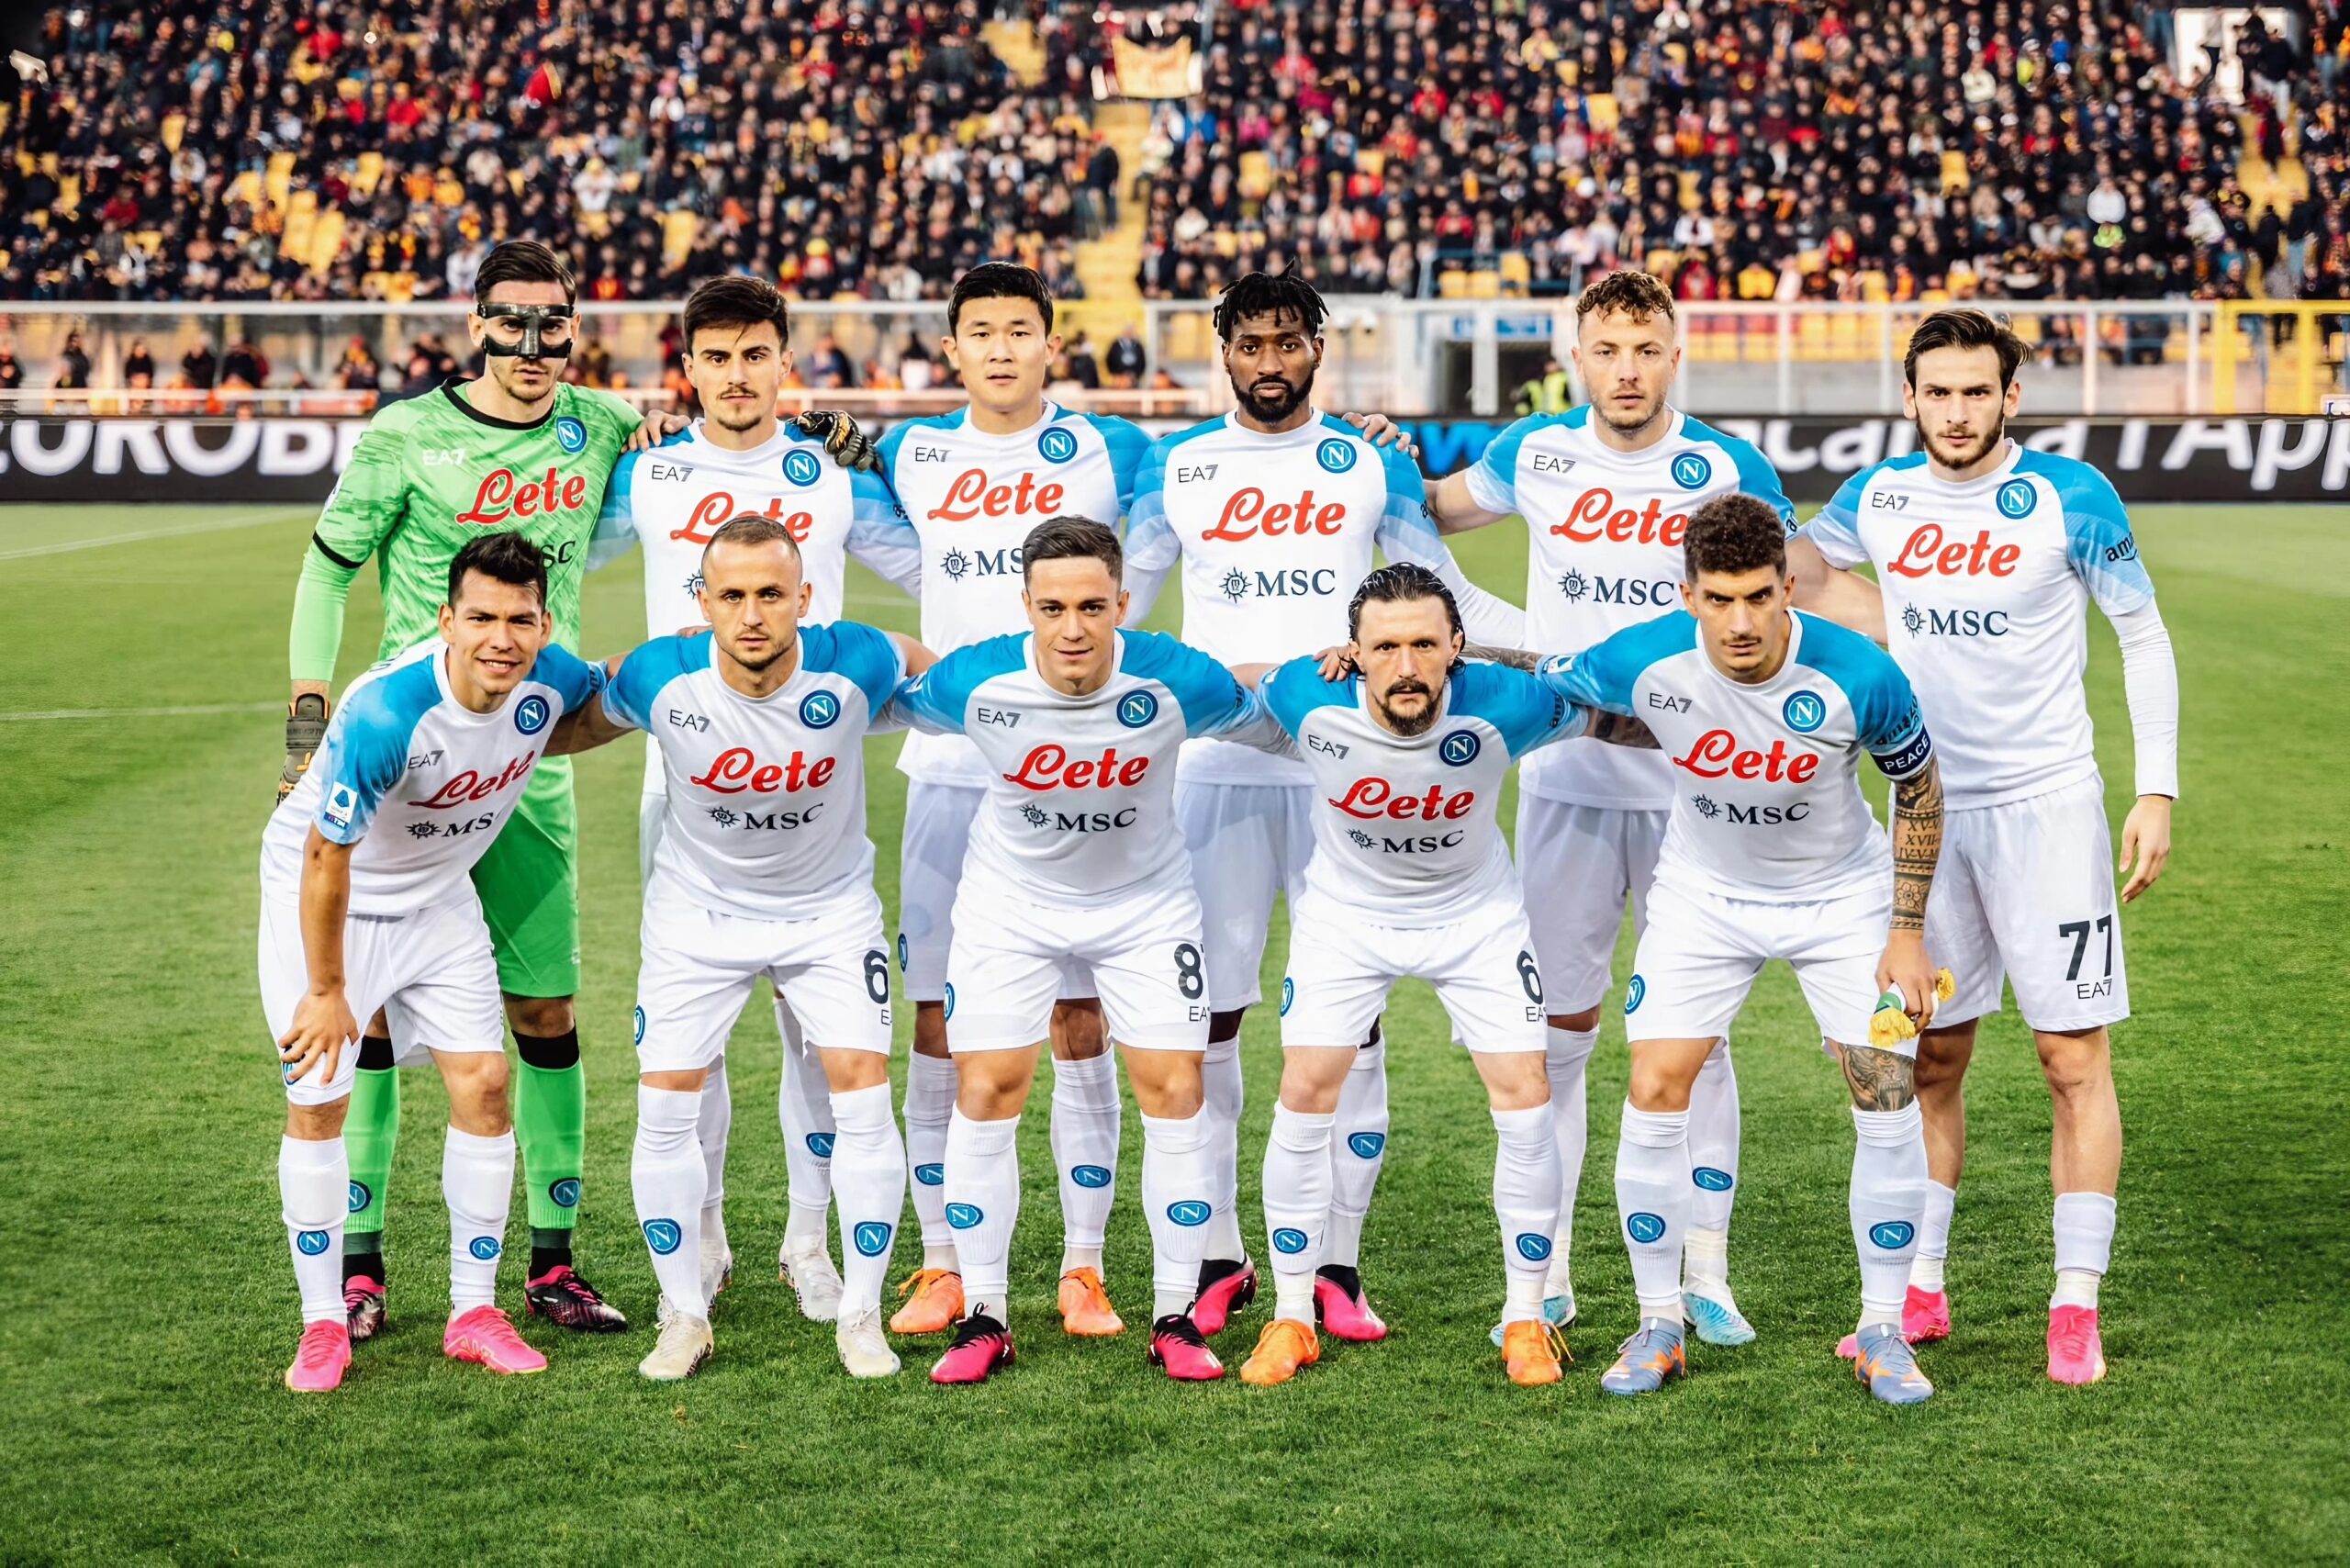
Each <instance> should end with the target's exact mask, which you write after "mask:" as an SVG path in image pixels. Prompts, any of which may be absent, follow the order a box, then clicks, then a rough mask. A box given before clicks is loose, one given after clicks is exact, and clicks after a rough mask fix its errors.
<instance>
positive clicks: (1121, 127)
mask: <svg viewBox="0 0 2350 1568" xmlns="http://www.w3.org/2000/svg"><path fill="white" fill-rule="evenodd" d="M1150 108H1151V106H1150V105H1148V104H1147V103H1141V102H1137V101H1135V100H1131V99H1121V100H1116V101H1113V102H1110V103H1105V104H1096V105H1095V106H1093V129H1095V130H1097V131H1099V132H1101V133H1102V136H1104V137H1106V138H1107V139H1108V140H1109V143H1110V145H1111V146H1112V147H1113V148H1114V149H1116V151H1117V154H1118V170H1119V183H1120V184H1121V185H1123V186H1124V187H1125V188H1124V189H1123V190H1122V191H1121V192H1120V194H1119V197H1118V222H1117V225H1116V227H1114V228H1113V229H1108V230H1103V231H1102V234H1101V236H1100V237H1099V238H1097V239H1092V240H1085V241H1080V242H1079V244H1078V247H1077V277H1078V281H1079V282H1080V283H1081V284H1083V285H1084V286H1085V297H1084V298H1083V299H1081V300H1074V301H1071V302H1070V304H1069V307H1068V308H1067V312H1066V313H1067V316H1068V321H1067V324H1066V326H1065V327H1064V330H1065V331H1066V332H1067V333H1068V334H1069V336H1072V337H1073V336H1075V335H1076V332H1077V330H1078V329H1079V328H1080V327H1081V328H1083V329H1084V330H1086V331H1087V332H1089V333H1091V334H1092V337H1093V342H1094V346H1095V348H1096V349H1097V350H1099V349H1100V348H1102V347H1103V346H1105V345H1106V344H1107V343H1108V342H1109V341H1110V340H1111V339H1112V338H1114V337H1116V336H1117V335H1118V332H1119V330H1120V329H1121V328H1123V327H1125V326H1126V325H1127V324H1128V323H1129V322H1131V323H1133V324H1134V325H1136V327H1139V326H1140V325H1141V324H1142V312H1141V311H1139V310H1138V309H1136V303H1137V302H1138V301H1139V300H1140V299H1141V298H1142V290H1141V289H1140V288H1138V287H1136V284H1135V273H1136V270H1137V269H1138V268H1140V267H1141V265H1142V237H1143V208H1144V203H1142V202H1141V201H1139V200H1137V199H1136V197H1135V195H1134V181H1135V172H1136V170H1138V169H1140V168H1141V167H1142V143H1143V138H1144V137H1146V136H1147V135H1148V134H1149V132H1150Z"/></svg>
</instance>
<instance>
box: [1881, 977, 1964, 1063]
mask: <svg viewBox="0 0 2350 1568" xmlns="http://www.w3.org/2000/svg"><path fill="white" fill-rule="evenodd" d="M1957 994H1958V980H1956V978H1955V977H1953V975H1952V974H1951V972H1950V971H1949V970H1948V969H1936V970H1935V971H1934V1001H1935V1002H1948V1001H1949V1000H1950V999H1951V998H1952V997H1953V996H1956V995H1957ZM1917 1037H1918V1025H1915V1024H1913V1023H1911V1022H1910V1021H1909V1004H1908V1002H1907V1001H1906V1000H1905V999H1904V998H1903V997H1902V994H1901V993H1900V992H1899V991H1886V993H1885V994H1884V995H1883V996H1880V997H1878V998H1877V999H1876V1012H1875V1013H1874V1014H1871V1015H1870V1017H1869V1044H1870V1045H1871V1046H1873V1047H1875V1048H1876V1049H1878V1050H1881V1051H1889V1050H1891V1049H1893V1048H1894V1047H1896V1046H1898V1045H1899V1044H1901V1042H1902V1041H1904V1040H1914V1039H1916V1038H1917Z"/></svg>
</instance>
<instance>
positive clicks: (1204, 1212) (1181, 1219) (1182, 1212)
mask: <svg viewBox="0 0 2350 1568" xmlns="http://www.w3.org/2000/svg"><path fill="white" fill-rule="evenodd" d="M1211 1212H1212V1211H1211V1210H1210V1209H1209V1208H1208V1206H1207V1204H1203V1203H1202V1202H1200V1200H1199V1199H1197V1198H1184V1199H1182V1200H1181V1201H1179V1202H1176V1203H1172V1204H1168V1205H1167V1217H1168V1218H1169V1219H1171V1220H1173V1221H1174V1222H1175V1223H1176V1224H1177V1225H1180V1226H1186V1227H1189V1226H1195V1225H1205V1224H1207V1222H1208V1215H1209V1214H1210V1213H1211Z"/></svg>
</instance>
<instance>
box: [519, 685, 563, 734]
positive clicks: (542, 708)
mask: <svg viewBox="0 0 2350 1568" xmlns="http://www.w3.org/2000/svg"><path fill="white" fill-rule="evenodd" d="M553 717H554V709H552V708H549V707H548V706H547V700H546V699H545V698H543V697H540V696H537V695H532V696H530V697H525V698H523V699H522V700H520V702H517V703H516V704H514V727H515V728H516V729H518V730H520V731H521V732H522V733H523V734H526V735H535V734H538V733H539V732H540V731H541V730H543V729H545V728H546V727H547V721H548V720H549V719H550V718H553Z"/></svg>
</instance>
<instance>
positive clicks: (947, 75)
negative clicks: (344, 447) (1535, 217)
mask: <svg viewBox="0 0 2350 1568" xmlns="http://www.w3.org/2000/svg"><path fill="white" fill-rule="evenodd" d="M981 21H982V17H981V15H980V11H979V6H978V5H977V4H976V0H952V3H948V0H846V3H844V0H822V3H820V4H814V5H799V4H791V3H789V0H720V3H717V4H712V5H708V6H690V7H688V6H683V5H677V4H666V3H655V0H592V3H585V4H570V5H565V6H560V7H550V8H546V9H539V10H532V8H527V7H521V6H507V5H498V4H493V3H489V0H391V3H388V4H382V5H359V4H353V5H334V4H329V5H321V6H307V5H306V6H289V5H286V4H285V3H284V0H157V3H154V4H148V5H132V4H129V3H127V0H92V3H90V4H87V5H83V6H76V7H75V8H74V9H73V10H72V11H71V12H67V11H63V10H58V11H52V12H51V13H50V15H49V17H48V18H47V21H46V24H45V27H44V29H43V34H42V39H41V42H40V46H39V50H38V55H39V57H40V58H41V59H42V60H43V61H44V64H43V65H42V66H41V67H40V73H45V75H46V80H45V81H44V80H40V79H39V73H36V75H35V76H34V78H33V79H31V80H28V82H27V83H26V84H25V90H24V91H23V93H22V94H21V95H20V98H19V101H18V103H17V105H16V106H15V108H14V111H13V112H12V113H9V114H7V116H6V128H5V134H0V213H5V217H0V249H5V252H6V265H5V267H0V293H5V294H6V295H7V296H11V297H18V298H28V299H54V300H74V299H113V298H129V299H150V298H153V299H163V298H183V299H221V300H239V299H258V298H337V299H355V298H371V297H385V296H386V294H387V293H388V294H394V295H396V296H399V297H407V296H409V295H410V294H412V296H413V297H418V298H427V299H429V298H435V297H446V296H457V297H464V296H465V295H467V294H469V292H470V290H471V287H472V276H473V272H474V269H476V267H478V266H479V265H480V263H481V258H482V256H483V255H484V254H485V253H486V252H487V250H488V247H489V245H490V243H492V242H493V241H496V240H498V239H500V238H504V237H507V236H509V235H532V236H538V237H543V238H545V239H548V240H550V241H555V242H557V243H564V242H566V241H567V242H568V243H569V245H570V247H571V249H572V252H573V259H574V261H575V263H576V265H577V267H578V269H579V272H580V274H581V277H582V279H583V282H584V286H585V289H586V292H587V294H588V297H591V298H597V299H629V298H656V297H657V298H666V297H676V296H677V295H680V294H682V293H684V292H685V289H686V286H688V283H689V282H690V281H691V280H692V279H693V278H696V277H699V276H704V275H707V274H711V273H715V272H721V271H726V270H733V269H748V270H751V271H754V272H756V273H758V274H761V275H764V276H767V277H768V278H772V279H777V280H778V281H780V282H781V283H782V285H783V286H785V287H787V288H792V289H795V290H797V291H799V292H801V293H804V294H808V295H811V296H822V295H829V294H833V293H835V292H849V293H855V294H860V295H867V296H872V297H888V298H899V299H913V298H922V297H943V296H944V295H945V294H946V290H947V287H948V286H949V285H950V284H951V283H952V281H953V278H954V277H955V275H956V274H958V273H960V272H961V271H963V270H964V269H965V268H967V267H968V266H971V265H973V264H975V263H979V262H980V261H983V260H986V259H989V258H997V259H1005V258H1015V257H1016V258H1017V259H1019V260H1021V261H1024V262H1026V263H1031V264H1033V265H1035V267H1037V268H1038V269H1039V270H1040V271H1042V272H1043V273H1044V274H1046V277H1047V278H1048V279H1050V280H1051V281H1052V282H1053V283H1054V285H1055V286H1056V287H1057V288H1058V289H1059V290H1061V291H1062V292H1063V293H1064V294H1072V293H1074V292H1075V291H1076V289H1077V279H1076V274H1075V268H1074V262H1073V255H1074V252H1073V249H1072V247H1073V244H1074V242H1075V241H1076V240H1078V239H1079V238H1080V237H1081V236H1082V235H1083V234H1084V233H1086V232H1088V231H1089V230H1091V228H1093V227H1094V226H1095V225H1096V224H1097V223H1098V221H1099V218H1098V214H1099V212H1100V210H1101V209H1100V206H1099V204H1098V202H1097V199H1096V195H1095V192H1094V190H1093V188H1092V187H1090V186H1089V185H1087V184H1086V181H1085V176H1086V173H1087V169H1088V165H1089V162H1090V161H1091V159H1092V158H1093V156H1094V154H1095V151H1096V149H1095V147H1094V144H1093V141H1092V138H1091V132H1090V128H1089V126H1088V123H1087V120H1086V118H1085V115H1084V112H1083V108H1082V106H1080V102H1079V101H1078V100H1077V99H1074V98H1070V97H1067V96H1041V95H1025V94H1023V93H1021V92H1019V91H1016V90H1015V88H1014V84H1013V82H1012V80H1011V78H1010V76H1009V74H1008V73H1007V72H1006V71H1005V69H1004V67H1003V65H1002V62H1000V61H998V60H997V59H996V57H995V56H994V55H993V54H992V53H990V51H989V50H987V49H986V48H984V47H983V46H982V45H981V43H980V41H979V27H980V25H981ZM273 163H275V164H276V169H275V170H274V171H273ZM273 187H274V188H273Z"/></svg>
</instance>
